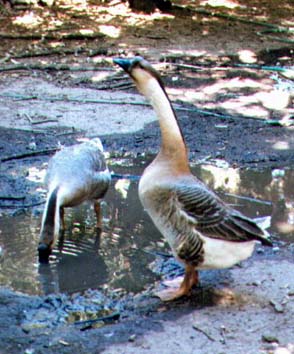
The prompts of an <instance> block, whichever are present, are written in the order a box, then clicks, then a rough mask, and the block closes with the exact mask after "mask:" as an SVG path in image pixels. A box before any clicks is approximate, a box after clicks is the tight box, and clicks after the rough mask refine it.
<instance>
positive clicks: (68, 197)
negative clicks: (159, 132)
mask: <svg viewBox="0 0 294 354" xmlns="http://www.w3.org/2000/svg"><path fill="white" fill-rule="evenodd" d="M110 178H111V177H110V173H109V171H108V168H107V166H106V162H105V158H104V154H103V146H102V143H101V141H100V139H99V138H95V139H92V140H89V141H86V142H84V143H81V144H78V145H73V146H70V147H65V148H63V149H62V150H61V151H59V152H57V153H56V154H55V155H54V156H53V157H52V159H51V160H50V161H49V165H48V170H47V174H46V184H47V186H48V195H47V201H46V205H45V210H44V213H43V220H42V227H41V232H40V240H39V247H38V252H39V261H40V262H41V263H47V262H48V258H49V255H50V254H51V251H52V248H53V246H54V244H55V242H56V240H57V239H58V235H59V230H60V219H61V226H62V229H64V208H65V207H74V206H77V205H79V204H81V203H83V202H84V201H86V200H93V201H94V210H95V213H96V217H97V227H101V213H100V199H102V198H103V197H104V195H105V193H106V191H107V189H108V186H109V183H110Z"/></svg>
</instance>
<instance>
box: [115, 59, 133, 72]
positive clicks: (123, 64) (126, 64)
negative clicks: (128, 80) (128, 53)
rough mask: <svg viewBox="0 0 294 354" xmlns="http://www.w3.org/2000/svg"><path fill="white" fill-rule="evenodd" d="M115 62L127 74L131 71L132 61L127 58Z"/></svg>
mask: <svg viewBox="0 0 294 354" xmlns="http://www.w3.org/2000/svg"><path fill="white" fill-rule="evenodd" d="M113 62H114V63H115V64H117V65H119V66H120V67H121V68H122V69H124V71H126V72H127V73H128V72H129V69H130V67H131V64H132V60H130V59H127V58H114V59H113Z"/></svg>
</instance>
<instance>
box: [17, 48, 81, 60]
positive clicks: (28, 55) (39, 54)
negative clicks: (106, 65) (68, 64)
mask: <svg viewBox="0 0 294 354" xmlns="http://www.w3.org/2000/svg"><path fill="white" fill-rule="evenodd" d="M87 51H88V50H87V49H84V48H76V49H52V50H41V51H36V52H24V53H18V54H11V55H10V57H11V58H16V59H20V58H32V57H45V56H50V55H65V54H67V55H68V54H79V53H85V52H87Z"/></svg>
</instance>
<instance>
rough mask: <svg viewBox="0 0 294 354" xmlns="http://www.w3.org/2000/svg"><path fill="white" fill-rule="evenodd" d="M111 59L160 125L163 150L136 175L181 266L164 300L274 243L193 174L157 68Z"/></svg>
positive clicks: (147, 205) (145, 201)
mask: <svg viewBox="0 0 294 354" xmlns="http://www.w3.org/2000/svg"><path fill="white" fill-rule="evenodd" d="M114 63H116V64H118V65H119V66H120V67H122V68H123V69H124V70H125V71H126V72H127V73H128V74H129V75H130V77H131V78H132V79H133V80H134V82H135V84H136V86H137V88H138V90H139V91H140V92H141V93H142V94H143V95H144V96H145V97H146V98H147V99H148V100H149V101H150V102H151V104H152V106H153V108H154V110H155V112H156V114H157V117H158V120H159V124H160V130H161V140H162V142H161V148H160V151H159V153H158V155H157V156H156V158H155V159H154V161H153V162H152V163H151V164H150V165H149V166H148V167H147V168H146V169H145V171H144V173H143V176H142V177H141V179H140V183H139V196H140V200H141V202H142V205H143V207H144V209H145V210H146V211H147V213H148V214H149V215H150V217H151V218H152V220H153V222H154V224H155V225H156V226H157V228H158V229H159V230H160V232H161V233H162V234H163V235H164V236H165V238H166V239H167V241H168V243H169V245H170V247H171V248H172V250H173V253H174V255H175V256H176V257H177V258H178V259H179V260H180V261H181V262H182V263H184V265H185V276H184V279H183V281H182V283H181V285H180V287H179V288H177V289H174V288H169V289H166V290H163V291H162V292H160V293H159V294H158V295H159V296H160V298H161V299H162V300H165V301H168V300H173V299H176V298H179V297H181V296H183V295H188V294H189V293H190V290H191V288H192V286H193V285H195V284H197V283H198V272H197V270H198V269H209V268H226V267H231V266H232V265H234V264H236V263H238V262H240V261H242V260H244V259H246V258H248V257H249V256H251V254H252V252H253V250H254V245H255V243H256V241H260V242H261V243H262V244H264V245H268V246H271V245H272V244H271V242H270V241H269V240H268V239H267V236H268V235H267V233H266V232H264V231H263V230H261V228H260V227H259V226H258V225H257V224H256V223H255V222H254V221H253V220H251V219H249V218H247V217H246V216H244V215H242V214H241V213H240V212H238V211H236V210H234V209H232V208H231V207H230V206H228V205H227V204H225V203H224V202H223V201H222V200H221V199H220V198H219V197H218V196H217V195H215V194H214V193H213V192H212V191H211V190H209V189H208V188H207V187H206V186H205V185H204V184H203V183H202V182H201V181H199V180H198V179H197V178H196V177H195V176H194V175H192V173H191V171H190V167H189V162H188V156H187V148H186V145H185V142H184V138H183V135H182V133H181V130H180V128H179V125H178V122H177V118H176V115H175V112H174V110H173V108H172V105H171V103H170V100H169V98H168V96H167V94H166V92H165V89H164V85H163V83H162V81H161V78H160V76H159V74H158V72H157V71H156V70H155V69H154V68H153V67H152V66H151V65H150V64H149V63H148V62H147V61H146V60H144V59H143V58H142V57H134V58H133V59H122V58H117V59H114ZM195 270H196V271H195Z"/></svg>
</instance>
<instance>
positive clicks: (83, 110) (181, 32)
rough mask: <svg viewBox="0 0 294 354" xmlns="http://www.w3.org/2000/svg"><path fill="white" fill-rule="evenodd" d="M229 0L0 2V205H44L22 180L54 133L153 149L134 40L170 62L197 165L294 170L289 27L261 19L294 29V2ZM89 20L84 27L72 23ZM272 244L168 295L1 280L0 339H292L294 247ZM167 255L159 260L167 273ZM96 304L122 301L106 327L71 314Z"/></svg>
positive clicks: (178, 343)
mask: <svg viewBox="0 0 294 354" xmlns="http://www.w3.org/2000/svg"><path fill="white" fill-rule="evenodd" d="M16 3H17V2H16ZM175 3H176V4H177V5H180V6H186V5H189V2H185V1H177V2H175ZM205 4H208V5H209V2H205V3H204V2H202V3H201V4H199V6H200V5H201V6H202V7H203V5H205ZM236 4H237V5H239V6H237V7H234V6H233V5H236ZM222 5H223V7H220V8H218V7H217V8H212V7H206V10H208V11H210V12H211V13H212V12H214V11H215V12H216V13H218V14H219V13H222V14H223V13H225V14H227V15H229V16H236V17H238V20H236V19H233V18H232V17H231V18H228V17H218V16H207V15H205V14H203V13H202V14H200V13H199V12H198V13H194V12H191V11H188V10H187V8H185V9H183V8H179V7H177V8H176V9H174V10H172V11H171V13H169V14H162V13H159V12H156V13H155V14H151V15H144V14H141V13H131V12H130V11H129V10H128V8H127V5H126V3H124V2H120V1H114V2H111V3H108V2H104V3H103V4H101V3H98V4H97V3H94V2H88V3H86V2H80V3H79V4H78V5H77V4H75V3H71V2H69V1H61V2H56V3H55V5H53V6H52V7H51V8H49V7H47V6H44V7H42V6H41V5H34V6H33V5H29V7H28V5H23V4H22V5H19V6H16V5H15V6H14V7H13V6H12V7H11V6H10V3H8V2H5V6H3V7H1V16H0V23H1V24H0V25H1V33H0V36H1V38H2V39H1V48H0V55H1V59H0V63H1V64H0V66H1V68H0V70H1V76H0V102H1V104H0V113H1V122H0V142H1V143H0V152H1V171H0V174H1V180H0V186H1V197H2V198H1V201H0V202H1V203H0V204H1V205H0V208H1V213H2V214H3V215H4V214H9V215H11V216H12V217H13V215H14V214H18V213H21V212H26V213H31V212H34V210H35V208H42V205H43V202H44V195H43V194H40V192H39V191H38V188H37V187H38V186H39V184H40V180H38V179H37V180H35V181H32V180H31V179H28V178H27V176H28V174H29V172H28V171H29V170H30V169H32V168H34V169H35V170H40V169H41V168H42V167H43V165H44V163H45V162H47V161H48V159H49V157H50V156H51V155H52V154H53V153H54V151H56V149H58V148H59V147H60V145H71V144H73V143H75V142H77V141H78V140H79V139H80V138H83V137H94V136H100V137H101V139H102V141H103V144H104V146H105V150H106V151H107V153H108V154H109V155H110V156H115V157H130V156H134V157H136V158H140V157H141V156H144V158H146V156H147V159H148V158H150V159H151V158H152V156H153V155H154V154H155V153H156V151H157V150H158V146H159V143H160V135H159V130H158V125H157V121H156V117H155V116H154V113H153V111H152V109H151V108H150V107H149V106H148V105H147V104H146V102H145V101H144V100H143V98H142V97H141V96H140V95H138V94H137V92H136V90H135V89H134V87H133V86H132V83H131V82H130V81H129V79H128V78H127V77H126V76H125V75H124V74H123V73H122V72H121V71H119V70H118V69H117V68H114V67H113V65H112V63H111V57H113V56H118V55H134V54H136V53H140V54H141V55H144V56H146V57H147V58H148V59H149V60H150V61H152V62H153V63H154V64H155V65H157V67H158V69H159V70H160V71H161V72H162V75H163V77H164V81H165V83H166V85H167V91H168V93H169V95H170V97H171V99H172V100H173V102H174V105H175V108H176V111H177V113H178V116H179V122H180V125H181V127H182V130H183V134H184V136H185V138H186V142H187V145H188V147H189V151H190V160H191V162H192V163H195V162H199V161H206V162H210V163H212V164H220V163H226V164H229V165H231V166H234V167H235V168H241V169H242V168H257V169H261V168H265V167H267V168H272V169H277V168H293V166H294V154H293V148H294V135H293V129H294V125H293V118H292V117H293V72H292V73H291V71H290V70H285V69H286V68H289V67H290V66H291V65H293V36H292V37H291V33H285V32H281V31H280V32H279V33H277V32H276V31H270V32H263V31H264V30H265V29H268V26H267V27H266V26H263V25H261V24H257V23H256V22H257V21H260V22H262V21H263V22H267V23H271V24H273V26H278V25H279V26H283V28H284V27H288V26H290V25H291V22H290V21H291V20H292V19H293V6H292V5H291V2H290V1H287V0H282V1H279V4H278V5H277V4H276V2H274V1H267V2H260V1H258V2H254V1H246V3H245V2H244V3H243V2H242V1H240V2H238V3H237V2H234V3H233V2H229V1H224V2H223V3H222ZM194 6H195V4H194ZM240 19H241V20H240ZM242 20H243V21H242ZM244 20H245V21H244ZM246 21H247V22H246ZM250 21H251V22H250ZM252 21H255V22H252ZM273 28H274V27H271V29H273ZM80 29H83V30H84V32H79V30H80ZM85 30H87V31H88V32H87V31H86V32H85ZM91 30H92V34H91V35H89V36H88V37H87V38H86V37H85V36H84V37H79V36H76V37H75V38H68V37H66V36H67V34H68V33H75V34H77V33H79V34H81V33H82V34H85V33H89V31H91ZM98 32H99V33H98ZM90 33H91V32H90ZM93 33H94V34H95V36H94V35H93ZM97 33H98V34H97ZM33 35H34V36H33ZM46 36H47V37H46ZM91 36H92V37H91ZM291 41H292V43H291ZM61 64H62V65H63V66H61ZM20 65H21V66H22V68H20ZM244 65H247V66H246V67H244ZM248 65H249V66H250V67H249V66H248ZM49 66H50V67H49ZM265 66H266V67H267V68H265ZM273 66H275V67H276V68H278V69H277V70H279V71H277V70H274V69H273V68H268V67H273ZM269 69H270V70H269ZM135 103H136V104H135ZM11 196H14V197H18V199H16V200H14V199H13V200H12V199H11V198H9V197H11ZM274 243H275V248H274V249H273V250H269V249H265V250H261V249H257V252H256V253H255V255H254V256H253V257H252V258H251V259H250V260H248V261H246V262H244V263H243V264H242V266H236V267H234V268H232V269H229V270H224V271H210V272H203V273H201V285H200V287H199V288H197V289H194V291H193V294H192V296H191V297H189V298H184V299H181V300H178V301H176V302H173V303H169V304H163V303H162V302H161V301H160V300H159V299H157V298H156V297H154V296H153V292H154V289H155V288H158V287H159V286H160V283H158V284H154V285H153V286H152V287H151V288H149V289H146V291H144V292H143V293H140V294H136V295H134V294H127V295H124V296H119V295H117V294H108V293H107V294H105V293H103V291H102V292H101V291H100V290H99V289H98V290H95V289H94V290H91V291H90V290H89V291H88V292H85V293H83V294H74V295H67V294H53V295H48V296H29V295H25V294H21V293H16V292H14V291H13V290H12V289H7V288H5V287H1V289H0V318H1V320H0V353H7V354H8V353H9V354H11V353H163V354H171V353H175V354H176V353H219V354H220V353H230V354H231V353H233V354H234V353H246V354H249V353H252V354H256V353H276V354H278V353H281V354H282V353H294V335H293V329H294V320H293V318H294V281H293V273H294V264H293V253H294V249H293V244H291V243H290V244H284V243H281V242H280V241H279V237H278V235H274ZM0 246H1V245H0ZM3 253H4V254H2V255H1V257H5V250H4V252H3ZM168 262H172V261H171V260H170V259H165V258H162V257H159V258H158V265H157V267H158V269H160V270H159V274H160V276H161V277H163V278H164V277H168V276H169V269H170V268H169V266H168ZM0 266H1V263H0ZM89 303H90V304H91V305H93V304H99V306H100V305H101V304H102V303H103V304H104V305H105V304H106V305H105V306H106V307H108V309H109V313H110V314H112V315H113V313H114V314H115V315H114V316H113V317H111V318H110V319H108V320H105V321H104V322H105V323H104V326H98V328H95V327H97V326H96V325H95V324H94V325H90V326H89V325H88V324H82V325H79V324H73V323H68V322H66V321H65V320H64V319H65V315H64V314H65V313H66V311H67V309H68V308H76V307H77V308H79V309H81V308H83V307H86V306H90V305H89ZM93 306H94V305H93ZM105 306H104V307H105ZM117 313H118V314H117ZM100 324H101V322H100Z"/></svg>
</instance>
